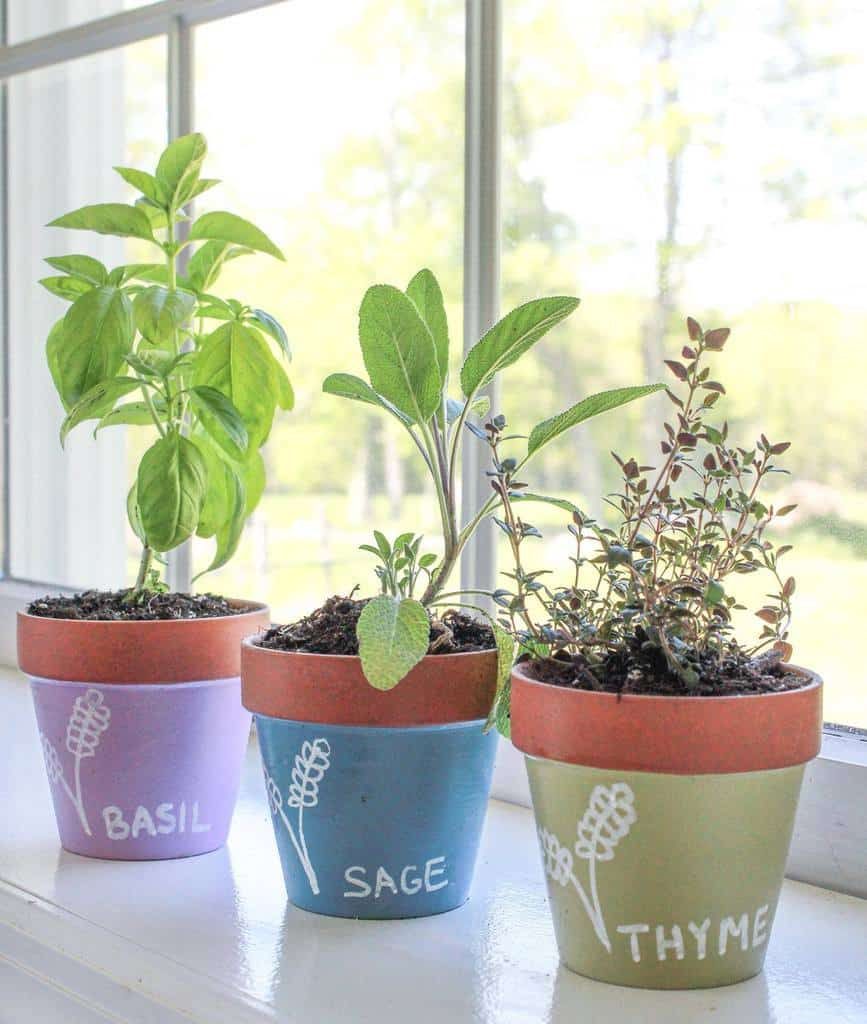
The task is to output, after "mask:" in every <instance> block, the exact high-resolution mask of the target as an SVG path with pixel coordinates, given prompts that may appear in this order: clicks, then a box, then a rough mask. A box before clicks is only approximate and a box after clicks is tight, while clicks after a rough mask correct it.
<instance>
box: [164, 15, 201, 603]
mask: <svg viewBox="0 0 867 1024" xmlns="http://www.w3.org/2000/svg"><path fill="white" fill-rule="evenodd" d="M194 31H195V29H193V28H192V27H191V26H190V25H188V24H187V23H186V22H185V21H184V19H183V18H181V17H178V18H175V20H174V21H173V23H172V27H171V30H170V31H169V34H168V60H167V74H168V111H167V115H168V136H169V139H170V140H171V139H176V138H178V136H180V135H187V134H189V132H191V131H193V120H194V118H195V96H194V92H193V89H194V82H195V77H194V76H195V69H194V49H193V47H194V43H193V40H194V35H193V33H194ZM188 231H189V225H188V224H186V223H181V224H179V225H178V236H179V238H181V239H183V238H184V237H185V236H186V234H187V232H188ZM188 259H189V250H188V249H185V250H184V251H183V252H182V253H181V254H180V256H179V257H178V268H179V270H180V271H181V273H183V272H184V270H185V269H186V264H187V260H188ZM192 548H193V544H192V541H191V540H188V541H186V542H185V543H183V544H181V546H180V547H177V548H175V549H174V550H173V551H170V552H169V553H168V555H167V558H166V562H167V564H166V582H167V583H168V585H169V588H170V589H171V590H174V591H178V592H180V593H187V592H188V591H189V590H190V589H191V588H192V585H193V550H192Z"/></svg>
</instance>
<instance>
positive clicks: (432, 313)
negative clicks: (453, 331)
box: [406, 269, 449, 383]
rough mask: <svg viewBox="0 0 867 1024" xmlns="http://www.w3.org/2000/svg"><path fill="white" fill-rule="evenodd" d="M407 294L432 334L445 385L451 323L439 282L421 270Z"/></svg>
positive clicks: (409, 285)
mask: <svg viewBox="0 0 867 1024" xmlns="http://www.w3.org/2000/svg"><path fill="white" fill-rule="evenodd" d="M406 294H407V295H408V296H409V298H410V299H411V300H412V302H413V304H414V305H415V308H416V309H417V310H418V312H419V316H421V318H422V320H424V322H425V323H426V324H427V328H428V330H429V331H430V333H431V337H432V338H433V340H434V347H435V349H436V354H437V365H438V366H439V371H440V381H441V382H442V383H445V380H446V378H447V377H448V373H449V322H448V318H447V317H446V307H445V304H444V303H443V293H442V290H441V288H440V286H439V282H438V281H437V279H436V278H435V277H434V275H433V274H432V273H431V271H430V270H427V269H425V270H420V271H419V272H418V273H417V274H416V275H415V277H414V278H413V279H412V280H411V281H410V282H409V284H408V285H407V288H406Z"/></svg>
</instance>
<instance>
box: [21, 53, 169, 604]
mask: <svg viewBox="0 0 867 1024" xmlns="http://www.w3.org/2000/svg"><path fill="white" fill-rule="evenodd" d="M165 52H166V48H165V41H164V40H162V39H157V40H149V41H147V42H144V43H138V44H136V45H135V46H130V47H128V48H126V49H123V50H115V51H110V52H107V53H103V54H99V55H97V56H94V57H87V58H83V59H82V60H78V61H75V62H72V63H69V64H64V65H59V66H56V67H52V68H48V69H45V70H40V71H33V72H30V73H28V74H25V75H19V76H16V77H15V78H13V79H11V80H10V82H9V86H8V89H9V93H8V95H9V203H8V211H9V255H10V258H9V301H10V309H9V338H8V344H9V374H10V387H9V392H10V410H9V411H10V419H9V430H10V442H11V443H10V460H11V464H10V511H11V515H10V530H11V571H12V575H13V576H17V577H21V578H24V579H32V580H38V581H41V582H51V583H61V584H68V585H72V586H95V585H100V586H118V585H120V584H121V583H123V581H124V578H125V561H126V544H127V542H126V539H125V532H124V531H125V529H126V525H125V524H126V514H125V497H126V489H127V472H126V440H125V436H124V434H125V430H124V428H115V429H114V431H109V430H106V431H104V432H102V433H101V434H100V437H99V439H98V440H97V441H94V440H93V437H92V431H91V430H88V428H87V426H86V425H85V426H81V427H78V428H77V429H76V430H75V431H73V433H72V434H70V436H69V438H68V440H67V443H66V450H65V452H64V451H62V450H61V448H60V443H59V440H58V430H59V427H60V423H61V421H62V419H63V409H62V407H61V404H60V400H59V398H58V397H57V394H56V392H55V390H54V387H53V384H52V382H51V378H50V376H49V373H48V369H47V367H46V365H45V338H46V337H47V335H48V331H49V329H50V328H51V326H52V324H53V323H54V322H55V321H56V320H58V319H59V318H60V317H61V316H63V315H64V313H65V311H66V309H67V308H68V305H67V303H65V302H63V301H62V300H60V299H58V298H56V297H54V296H53V295H50V294H49V293H48V292H47V291H45V290H44V289H43V288H42V287H41V286H40V285H39V284H38V283H37V282H38V280H39V279H40V278H42V277H46V276H49V275H50V274H52V273H55V272H54V271H52V270H51V268H50V267H49V266H48V265H47V264H45V263H44V262H43V260H44V258H45V257H46V256H60V255H66V254H69V253H86V254H89V255H91V256H95V257H97V258H98V259H100V260H102V261H103V262H104V263H105V264H107V265H108V266H115V265H118V264H120V263H124V262H133V261H142V260H144V259H146V258H147V259H150V258H151V257H150V254H148V255H147V256H146V255H145V251H146V250H145V247H146V243H144V242H139V241H136V240H132V239H129V240H127V239H119V238H109V237H107V236H103V235H97V234H93V233H91V232H70V231H63V230H59V229H57V228H46V227H45V226H44V225H46V224H47V223H48V222H49V221H50V220H52V219H54V218H55V217H57V216H59V215H60V214H63V213H66V212H68V211H70V210H73V209H76V208H77V207H79V206H84V205H86V204H90V203H96V202H112V201H114V202H117V201H130V200H131V199H132V192H131V190H130V189H129V186H127V185H125V184H124V183H123V181H122V180H121V179H120V178H119V177H118V176H117V175H116V174H115V173H114V172H113V171H112V169H111V168H112V166H113V165H118V164H120V165H130V164H132V165H134V166H138V165H144V166H146V167H147V166H152V165H154V164H155V162H156V158H157V155H158V153H159V151H160V149H161V148H162V146H163V145H164V144H165V134H166V128H165V125H166V113H165V110H166V92H165V79H166V62H165ZM131 443H132V444H135V445H141V444H142V443H144V442H143V439H142V438H141V437H135V438H134V437H132V435H131Z"/></svg>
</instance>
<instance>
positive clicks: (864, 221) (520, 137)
mask: <svg viewBox="0 0 867 1024" xmlns="http://www.w3.org/2000/svg"><path fill="white" fill-rule="evenodd" d="M865 33H867V10H865V8H864V5H863V4H853V3H845V2H824V0H823V2H818V0H817V2H813V0H804V2H802V3H797V4H781V3H777V2H773V0H737V2H730V3H714V4H708V3H705V2H698V0H695V2H693V0H684V2H674V0H671V2H666V3H647V2H644V3H635V2H626V0H623V2H620V0H617V2H612V3H605V4H572V3H565V2H562V3H557V4H549V3H539V2H535V0H523V2H521V3H516V4H511V5H509V10H508V17H507V21H506V58H505V102H506V108H505V146H504V150H505V157H506V168H505V189H504V214H505V228H506V241H505V247H504V287H505V298H506V300H507V301H509V302H511V301H515V300H517V299H519V298H523V297H524V296H526V295H527V294H528V292H539V293H556V292H563V291H566V292H571V293H573V294H577V295H580V296H582V298H583V305H582V307H581V309H580V310H579V311H578V313H576V314H575V316H574V317H573V318H572V320H571V321H570V322H569V324H568V325H567V326H566V327H564V328H563V329H561V330H560V331H559V332H558V334H557V336H556V338H554V339H552V340H550V341H547V340H546V341H544V342H543V343H541V344H540V345H539V346H538V349H537V350H536V351H535V353H534V355H533V356H532V358H530V359H529V360H528V361H527V362H526V363H525V364H523V365H520V366H518V367H516V368H515V371H514V373H513V374H512V386H513V387H514V386H516V385H520V386H521V387H522V388H523V394H524V397H525V403H524V410H525V412H524V415H523V416H521V417H518V418H517V419H516V422H515V423H514V424H513V426H515V427H516V428H517V429H518V431H519V432H523V431H524V430H525V429H526V428H528V427H529V426H531V425H532V423H533V422H534V421H535V420H538V419H541V418H543V417H544V416H547V415H549V414H550V413H551V412H553V411H554V410H556V409H559V408H562V407H564V406H565V405H566V404H568V403H569V402H571V401H573V400H574V399H575V398H576V396H579V395H583V394H588V393H590V392H593V391H597V390H599V389H601V388H605V387H612V386H617V385H622V384H631V383H637V382H639V381H641V380H646V379H660V378H661V377H662V376H663V375H664V373H665V372H667V371H664V370H661V369H660V360H661V357H662V354H663V352H664V353H665V354H666V355H668V356H672V355H675V354H676V353H677V352H678V351H679V348H680V346H681V344H682V340H683V338H684V330H683V320H684V318H685V316H686V315H687V314H688V313H689V314H692V315H693V316H695V317H696V318H698V319H699V320H700V321H701V322H702V323H703V324H705V326H713V325H723V324H727V325H729V326H731V327H732V328H733V336H732V339H731V341H730V342H729V344H728V345H727V347H726V351H725V353H724V355H723V356H722V357H720V358H719V359H718V361H717V364H716V365H717V366H718V374H717V375H718V376H719V377H720V378H721V379H722V380H723V381H724V383H727V384H728V387H729V391H730V397H729V398H727V399H726V400H725V403H724V404H723V403H721V404H720V406H719V408H720V409H722V410H723V411H724V413H725V414H726V415H727V416H728V419H729V421H730V424H731V428H732V431H733V432H734V433H735V434H736V435H737V436H739V437H743V438H744V439H745V441H748V442H749V443H751V442H752V440H753V439H754V438H756V437H757V436H758V432H759V431H760V430H765V432H766V433H767V434H768V436H769V437H771V438H772V440H775V441H784V440H786V441H791V442H792V448H791V450H790V452H789V453H788V454H787V456H786V461H787V465H788V467H789V468H790V469H791V473H792V476H791V478H786V477H781V478H780V479H779V485H778V496H777V502H778V504H781V503H785V502H788V501H793V502H798V504H799V508H798V510H797V511H796V512H795V513H793V514H792V515H791V516H790V517H789V518H788V519H787V520H786V522H785V527H786V528H785V530H783V529H782V528H780V530H779V531H778V533H777V535H778V537H779V539H780V540H781V541H782V538H783V537H785V543H792V544H794V545H795V550H794V551H793V552H792V553H791V554H790V555H788V556H787V557H786V563H787V569H788V572H790V573H791V575H793V576H794V577H795V578H796V580H797V586H798V589H797V594H796V598H795V600H796V605H795V622H794V627H793V631H792V640H793V643H794V646H795V660H796V661H797V662H799V663H801V664H804V665H807V666H809V667H811V668H814V669H816V670H818V671H819V672H820V673H821V674H822V675H823V676H824V677H825V679H826V682H827V694H826V716H827V717H828V719H830V720H837V721H843V722H848V723H851V724H855V725H862V726H867V669H865V667H864V660H863V658H860V657H859V656H858V655H857V654H856V653H855V650H854V648H853V641H854V638H856V637H858V636H859V633H860V630H861V624H862V621H863V619H864V617H865V614H867V499H865V493H864V487H865V483H867V476H865V465H867V463H865V458H864V454H865V446H864V422H865V411H864V410H865V404H864V396H863V392H862V383H861V382H862V381H863V379H864V376H865V371H867V348H865V345H864V341H863V339H864V335H865V332H867V293H865V289H864V287H863V280H862V278H863V271H862V264H863V259H862V255H861V254H862V253H863V252H864V250H865V247H867V189H865V185H864V174H863V168H864V162H865V156H867V108H865V100H864V97H865V95H867V60H865V56H864V48H863V39H864V37H865ZM662 401H663V403H664V400H662ZM663 407H664V404H663ZM658 411H659V407H657V408H656V409H654V408H653V407H652V406H651V405H650V404H647V405H645V406H643V407H642V408H639V407H633V408H631V409H630V410H628V412H627V413H626V414H625V415H623V414H621V413H620V412H618V413H613V414H610V415H608V416H607V417H605V418H604V419H600V420H599V421H597V422H596V423H595V424H593V425H591V426H589V427H588V428H582V429H580V430H579V431H577V432H576V433H575V434H574V435H573V438H572V440H571V441H570V442H567V443H561V444H559V445H552V446H551V448H550V449H549V450H548V452H547V453H546V454H545V455H544V456H543V457H542V458H541V459H540V461H539V462H538V463H534V465H533V469H532V472H531V473H530V474H529V476H530V483H531V486H532V487H533V489H542V488H545V487H548V488H550V489H551V490H553V491H555V492H558V491H559V490H562V489H563V488H564V486H565V489H566V490H567V492H569V493H571V494H572V496H573V497H575V498H576V500H578V501H579V502H581V503H583V504H584V505H586V506H589V509H590V510H591V511H592V512H594V513H597V514H598V513H601V512H602V511H603V507H602V505H601V504H600V502H599V501H598V495H600V494H602V493H605V492H606V491H610V490H612V489H613V488H614V486H615V485H616V483H617V474H616V467H615V465H614V463H613V462H612V460H611V459H610V457H609V455H608V452H609V451H610V450H611V449H616V450H617V451H618V452H620V453H622V454H623V455H628V454H632V453H637V454H644V455H645V457H647V455H648V453H652V458H653V459H655V458H656V457H657V453H658V452H659V448H658V446H657V447H655V448H651V447H650V437H651V435H649V434H648V433H647V430H648V429H649V427H650V426H651V425H652V424H650V423H649V421H648V419H647V417H648V415H649V414H650V415H653V416H656V414H657V413H658ZM645 424H647V427H646V426H645ZM656 433H657V432H656V431H654V432H653V434H652V436H653V437H655V436H656ZM537 520H538V522H539V524H540V525H543V526H544V533H545V534H546V538H545V543H544V544H542V545H540V547H539V548H538V551H539V561H540V562H543V563H546V564H547V565H548V567H551V566H552V565H554V564H557V562H558V561H559V563H560V564H564V562H565V559H566V558H567V557H568V555H569V553H570V552H571V548H570V545H569V543H568V538H566V537H565V535H564V533H563V531H562V530H561V529H559V528H558V527H559V526H562V523H558V521H557V519H556V516H547V515H546V514H545V512H544V511H540V512H538V513H537ZM502 557H503V559H505V552H503V556H502ZM763 582H765V581H762V580H759V579H758V576H756V577H744V584H745V585H744V594H745V596H746V597H747V598H748V601H747V603H748V604H749V605H750V607H751V608H753V609H754V608H757V607H759V605H760V603H761V600H762V596H763V594H764V590H765V589H766V588H765V587H763V586H762V583H763ZM754 623H755V624H757V623H758V620H756V619H754V618H753V617H752V613H750V616H749V618H748V619H746V620H744V622H743V623H742V626H743V628H744V630H745V631H748V634H749V635H752V630H753V629H755V626H754Z"/></svg>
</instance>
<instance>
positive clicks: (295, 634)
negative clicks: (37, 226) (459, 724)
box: [256, 596, 496, 655]
mask: <svg viewBox="0 0 867 1024" xmlns="http://www.w3.org/2000/svg"><path fill="white" fill-rule="evenodd" d="M366 604H367V601H366V600H355V599H353V598H352V597H338V596H335V597H330V598H329V599H328V600H327V601H326V602H325V604H324V605H322V607H321V608H317V609H316V611H315V612H312V613H311V614H310V615H307V616H305V618H303V619H300V620H299V621H298V622H294V623H290V624H289V625H288V626H274V627H272V628H271V629H269V630H267V631H266V632H265V634H264V635H263V636H262V637H260V638H259V639H258V640H257V641H256V644H257V646H259V647H266V648H268V649H270V650H275V651H295V652H297V653H301V654H346V655H357V654H358V639H357V637H356V635H355V627H356V625H357V623H358V618H359V616H360V615H361V612H362V610H363V608H364V606H365V605H366ZM495 647H496V643H495V641H494V633H493V630H492V629H491V627H490V626H488V625H486V624H485V623H481V622H476V621H475V619H472V618H470V616H468V615H464V614H463V613H462V612H457V611H448V612H446V613H445V615H443V617H442V618H441V619H434V620H433V621H432V622H431V627H430V646H429V647H428V654H468V653H470V652H473V651H490V650H493V649H494V648H495Z"/></svg>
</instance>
